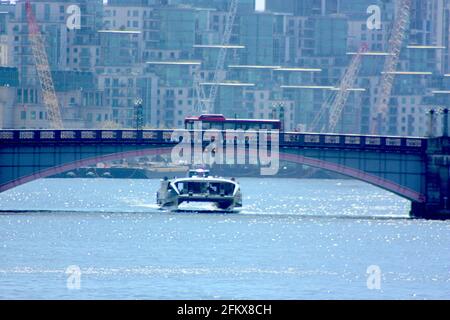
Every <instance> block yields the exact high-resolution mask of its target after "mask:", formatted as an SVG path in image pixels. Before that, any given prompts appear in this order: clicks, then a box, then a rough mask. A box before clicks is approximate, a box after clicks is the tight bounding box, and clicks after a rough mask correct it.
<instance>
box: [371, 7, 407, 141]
mask: <svg viewBox="0 0 450 320" xmlns="http://www.w3.org/2000/svg"><path fill="white" fill-rule="evenodd" d="M411 2H412V0H400V2H399V6H398V13H397V18H396V19H395V22H394V26H393V29H392V34H391V38H390V39H389V55H388V56H387V57H386V60H385V63H384V69H383V73H382V78H381V86H382V88H381V95H380V97H379V98H378V104H377V106H376V110H375V113H374V115H375V119H373V120H372V129H371V132H372V134H383V133H387V132H385V131H386V128H385V127H384V124H386V123H387V115H388V112H389V100H390V98H391V92H392V87H393V85H394V77H395V74H394V71H395V70H396V68H397V64H398V61H399V59H400V51H401V48H402V44H403V40H404V39H405V35H406V31H407V28H408V24H409V18H410V11H411Z"/></svg>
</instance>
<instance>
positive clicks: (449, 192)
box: [411, 136, 450, 219]
mask: <svg viewBox="0 0 450 320" xmlns="http://www.w3.org/2000/svg"><path fill="white" fill-rule="evenodd" d="M426 157H427V159H426V179H425V180H426V181H425V184H426V186H425V187H426V189H425V191H426V201H425V202H424V203H418V202H413V203H412V206H411V216H412V217H414V218H425V219H450V181H449V180H450V138H449V137H448V136H444V137H439V138H431V139H430V140H429V142H428V149H427V154H426Z"/></svg>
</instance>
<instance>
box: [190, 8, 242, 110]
mask: <svg viewBox="0 0 450 320" xmlns="http://www.w3.org/2000/svg"><path fill="white" fill-rule="evenodd" d="M237 8H238V0H231V2H230V8H229V10H228V13H227V16H226V23H225V27H224V32H223V37H222V43H221V47H220V49H219V50H220V51H219V55H218V58H217V63H216V69H215V70H214V78H213V80H212V82H211V83H212V85H211V88H210V90H209V96H206V93H205V91H204V89H203V88H202V85H201V84H200V81H201V78H200V76H199V74H198V71H197V72H196V73H195V74H194V86H195V91H196V94H197V98H198V101H197V107H196V109H197V110H196V111H200V112H201V113H210V112H211V111H212V110H211V109H212V107H213V106H214V102H215V101H216V97H217V91H218V88H219V83H220V82H221V81H223V80H224V79H225V69H224V67H225V60H226V58H227V50H228V48H227V46H228V45H229V43H230V39H231V34H232V32H233V26H234V21H235V19H236V14H237Z"/></svg>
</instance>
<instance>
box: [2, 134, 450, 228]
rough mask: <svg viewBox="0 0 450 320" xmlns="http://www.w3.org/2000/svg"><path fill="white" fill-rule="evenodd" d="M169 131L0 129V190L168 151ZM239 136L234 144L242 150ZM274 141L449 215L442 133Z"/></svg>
mask: <svg viewBox="0 0 450 320" xmlns="http://www.w3.org/2000/svg"><path fill="white" fill-rule="evenodd" d="M173 132H174V131H173V130H137V131H136V130H0V192H4V191H6V190H9V189H12V188H14V187H17V186H20V185H22V184H25V183H27V182H30V181H33V180H36V179H40V178H45V177H49V176H52V175H55V174H58V173H63V172H66V171H70V170H73V169H76V168H79V167H83V166H88V165H93V164H96V163H99V162H105V161H112V160H119V159H125V158H130V157H142V156H152V155H163V154H170V153H171V152H172V150H173V147H174V146H175V145H177V144H178V143H179V139H172V134H173ZM193 133H194V132H191V134H193ZM245 134H246V133H244V136H243V137H242V139H244V140H242V141H240V140H239V139H236V140H235V143H236V145H237V144H239V143H243V144H244V145H245V146H246V147H247V148H249V142H248V140H247V139H248V137H247V139H245ZM258 139H259V138H258ZM175 140H176V141H175ZM278 141H279V159H280V160H284V161H290V162H295V163H299V164H304V165H309V166H312V167H316V168H321V169H326V170H330V171H333V172H337V173H340V174H343V175H346V176H349V177H352V178H355V179H358V180H361V181H364V182H367V183H370V184H372V185H375V186H378V187H380V188H382V189H385V190H387V191H390V192H393V193H395V194H397V195H399V196H401V197H403V198H406V199H408V200H410V201H411V203H412V205H411V216H412V217H416V218H430V219H434V218H439V219H446V218H450V202H449V199H450V185H449V168H450V139H449V138H448V137H447V136H443V137H436V138H419V137H395V136H368V135H367V136H364V135H344V134H316V133H296V132H282V133H280V134H279V136H278ZM270 143H271V142H269V144H270ZM247 151H249V150H248V149H247Z"/></svg>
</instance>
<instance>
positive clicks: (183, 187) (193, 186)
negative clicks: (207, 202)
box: [176, 182, 235, 196]
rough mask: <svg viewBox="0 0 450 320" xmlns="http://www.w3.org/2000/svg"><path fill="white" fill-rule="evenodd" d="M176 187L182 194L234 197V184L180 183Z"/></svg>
mask: <svg viewBox="0 0 450 320" xmlns="http://www.w3.org/2000/svg"><path fill="white" fill-rule="evenodd" d="M176 187H177V189H178V191H179V192H180V194H182V195H189V194H208V195H218V196H219V195H220V196H232V195H233V193H234V188H235V186H234V184H232V183H229V182H178V183H177V184H176Z"/></svg>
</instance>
